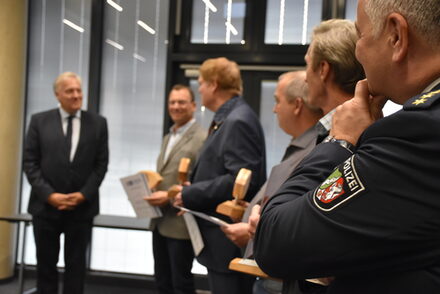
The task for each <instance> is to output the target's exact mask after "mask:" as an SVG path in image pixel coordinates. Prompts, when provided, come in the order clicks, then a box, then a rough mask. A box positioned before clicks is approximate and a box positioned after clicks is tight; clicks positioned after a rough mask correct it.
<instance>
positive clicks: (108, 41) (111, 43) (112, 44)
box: [105, 39, 124, 50]
mask: <svg viewBox="0 0 440 294" xmlns="http://www.w3.org/2000/svg"><path fill="white" fill-rule="evenodd" d="M105 42H106V43H107V44H109V45H111V46H113V47H115V48H116V49H118V50H124V46H122V45H121V44H119V43H116V42H115V41H112V40H110V39H106V40H105Z"/></svg>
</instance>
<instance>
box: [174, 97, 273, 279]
mask: <svg viewBox="0 0 440 294" xmlns="http://www.w3.org/2000/svg"><path fill="white" fill-rule="evenodd" d="M235 99H237V101H236V102H235V105H234V106H233V108H232V109H231V110H230V112H229V113H228V114H227V115H226V117H225V118H224V120H223V121H222V122H221V124H220V127H219V128H218V129H217V130H216V131H214V132H213V133H212V134H210V135H209V136H208V138H207V139H206V141H205V144H204V145H203V147H202V149H201V151H200V155H199V159H198V160H197V163H196V166H195V169H194V171H193V174H192V179H191V183H192V184H191V185H190V186H187V187H184V188H183V192H182V199H183V204H184V206H185V207H187V208H189V209H193V210H197V211H202V212H205V213H208V214H210V215H214V216H216V217H219V218H222V219H224V220H226V221H228V222H230V221H231V220H230V219H229V218H228V217H225V216H223V215H219V214H217V213H216V212H215V209H216V207H217V205H219V204H220V203H222V202H224V201H226V200H231V199H232V188H233V185H234V181H235V177H236V176H237V174H238V172H239V170H240V169H241V168H247V169H250V170H252V180H251V184H250V185H249V190H248V193H247V195H246V200H248V201H250V200H251V199H250V198H251V197H252V196H253V195H255V194H256V192H257V191H258V189H259V188H260V186H261V185H262V184H263V183H264V182H265V180H266V163H265V158H266V154H265V144H264V135H263V130H262V128H261V125H260V122H259V120H258V117H257V116H256V115H255V113H254V112H253V111H252V109H251V108H250V107H249V105H248V104H247V103H246V102H245V101H244V100H243V99H242V98H235ZM197 222H198V224H199V228H200V231H201V233H202V236H203V240H204V243H205V247H204V249H203V250H202V252H201V254H200V255H199V256H198V260H199V262H200V263H202V264H203V265H205V266H206V267H208V268H209V269H211V270H216V271H222V272H228V265H229V262H230V261H231V259H233V258H234V257H238V256H240V255H241V253H240V249H239V248H238V247H236V246H235V245H234V244H233V243H232V242H231V241H229V239H227V238H226V236H225V234H224V233H223V232H222V231H221V230H220V228H219V227H218V226H216V225H214V224H211V223H209V222H207V221H204V220H202V219H197Z"/></svg>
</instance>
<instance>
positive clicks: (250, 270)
mask: <svg viewBox="0 0 440 294" xmlns="http://www.w3.org/2000/svg"><path fill="white" fill-rule="evenodd" d="M229 269H230V270H233V271H237V272H241V273H245V274H248V275H252V276H257V277H260V278H264V279H271V280H275V281H280V280H279V279H275V278H272V277H269V276H268V275H267V274H266V273H265V272H263V271H262V270H261V269H260V267H259V266H258V265H257V263H256V262H255V260H253V259H246V258H239V257H237V258H234V259H233V260H231V262H230V263H229Z"/></svg>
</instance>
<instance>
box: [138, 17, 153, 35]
mask: <svg viewBox="0 0 440 294" xmlns="http://www.w3.org/2000/svg"><path fill="white" fill-rule="evenodd" d="M137 24H138V25H139V26H140V27H141V28H143V29H144V30H146V31H147V32H149V33H150V34H152V35H154V34H156V31H155V30H154V29H153V28H152V27H150V26H149V25H147V24H146V23H145V22H143V21H142V20H138V21H137Z"/></svg>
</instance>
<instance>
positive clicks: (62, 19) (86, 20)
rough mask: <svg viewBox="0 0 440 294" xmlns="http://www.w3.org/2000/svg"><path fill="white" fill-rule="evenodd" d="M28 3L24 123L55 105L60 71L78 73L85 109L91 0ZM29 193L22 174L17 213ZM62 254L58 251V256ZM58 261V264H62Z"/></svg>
mask: <svg viewBox="0 0 440 294" xmlns="http://www.w3.org/2000/svg"><path fill="white" fill-rule="evenodd" d="M29 5H30V6H29V40H28V42H29V43H28V47H29V49H28V54H29V58H28V82H27V97H26V122H29V120H30V116H31V115H32V114H34V113H37V112H40V111H44V110H48V109H51V108H55V107H57V105H58V101H57V99H56V98H55V95H54V93H53V90H52V84H53V82H54V80H55V78H56V77H57V76H58V75H59V74H60V73H62V72H64V71H73V72H75V73H77V74H78V75H80V76H81V78H82V87H83V92H84V98H83V109H86V108H87V100H88V99H87V89H88V78H89V77H88V72H89V50H90V17H91V0H61V1H60V0H32V1H29ZM26 130H27V129H26ZM29 194H30V186H29V183H28V182H27V179H26V177H23V185H22V197H21V207H20V211H21V212H26V211H27V205H28V201H29ZM27 232H28V234H27V236H28V239H27V240H28V242H27V243H26V260H25V262H26V263H27V264H35V262H36V261H35V245H34V242H33V234H32V230H27ZM20 248H21V247H20ZM20 254H21V253H20ZM62 254H63V252H62V250H61V253H60V256H62ZM61 260H62V258H61V259H60V262H59V263H58V265H59V266H62V265H63V262H62V261H61Z"/></svg>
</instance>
